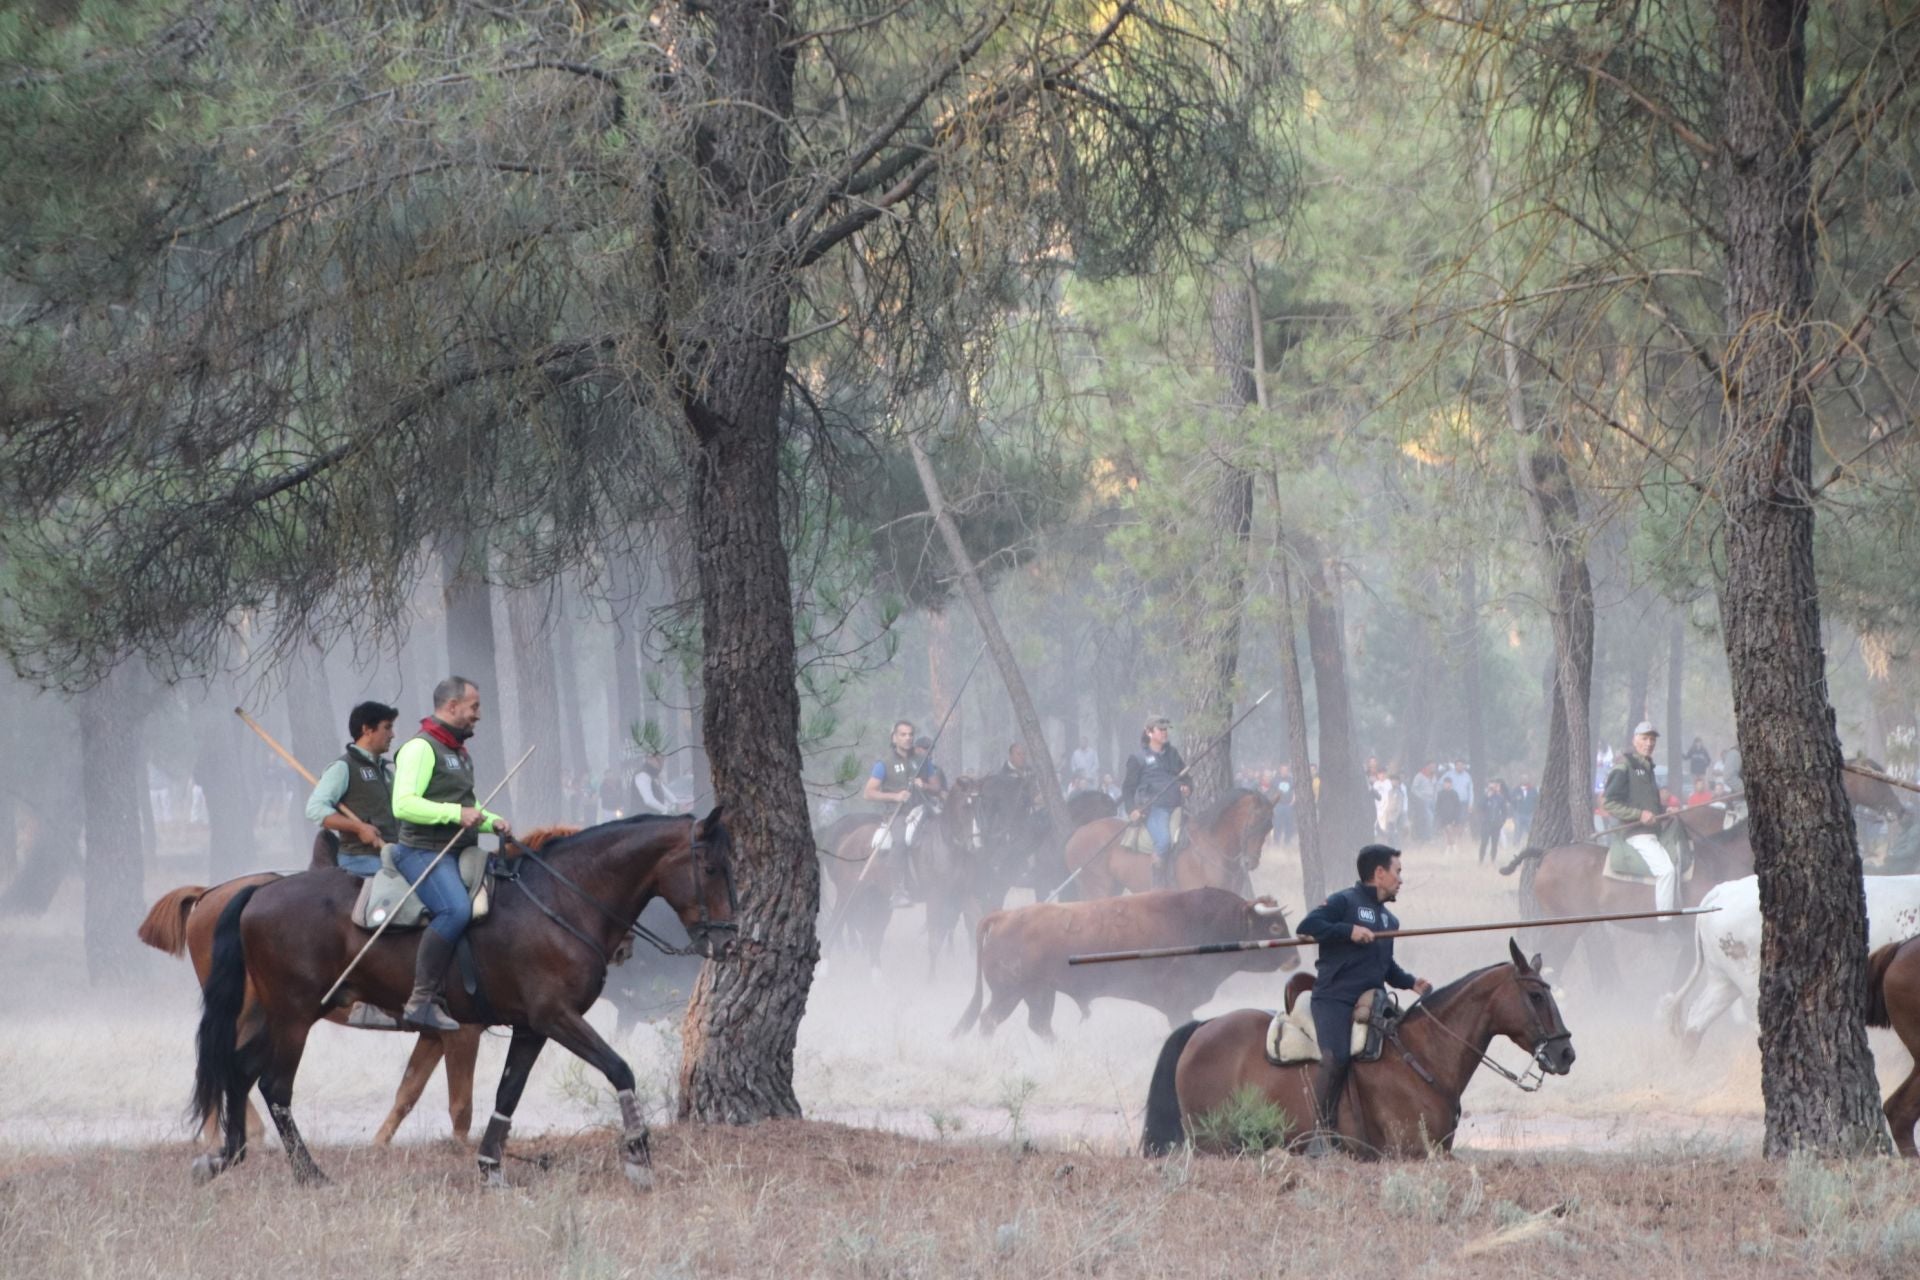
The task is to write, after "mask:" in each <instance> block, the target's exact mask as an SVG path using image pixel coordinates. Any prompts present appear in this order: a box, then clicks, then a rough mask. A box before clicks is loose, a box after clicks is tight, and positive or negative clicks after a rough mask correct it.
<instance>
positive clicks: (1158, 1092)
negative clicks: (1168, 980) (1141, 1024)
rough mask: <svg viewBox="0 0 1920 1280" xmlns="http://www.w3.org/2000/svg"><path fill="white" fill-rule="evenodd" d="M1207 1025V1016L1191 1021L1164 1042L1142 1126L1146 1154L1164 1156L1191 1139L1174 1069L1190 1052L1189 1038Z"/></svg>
mask: <svg viewBox="0 0 1920 1280" xmlns="http://www.w3.org/2000/svg"><path fill="white" fill-rule="evenodd" d="M1205 1025H1206V1023H1205V1021H1204V1020H1196V1021H1193V1022H1189V1023H1188V1024H1187V1025H1186V1026H1184V1027H1181V1028H1179V1029H1178V1030H1177V1031H1175V1032H1174V1033H1173V1034H1172V1035H1170V1036H1168V1037H1167V1042H1166V1043H1165V1044H1163V1045H1161V1046H1160V1061H1158V1062H1156V1063H1154V1065H1153V1083H1152V1084H1150V1085H1148V1086H1147V1118H1146V1122H1145V1123H1144V1124H1143V1125H1142V1126H1141V1129H1140V1154H1141V1155H1143V1156H1164V1155H1166V1154H1167V1153H1168V1152H1170V1151H1172V1150H1173V1149H1174V1148H1175V1147H1177V1146H1179V1145H1180V1144H1181V1143H1183V1142H1185V1141H1186V1140H1187V1129H1186V1125H1185V1124H1184V1123H1183V1122H1182V1121H1181V1119H1180V1095H1179V1094H1178V1093H1176V1092H1175V1091H1174V1087H1173V1073H1174V1069H1175V1068H1176V1067H1178V1066H1179V1065H1180V1055H1181V1054H1182V1053H1185V1052H1186V1049H1187V1041H1189V1040H1191V1039H1193V1033H1194V1032H1196V1031H1198V1030H1199V1029H1200V1028H1201V1027H1203V1026H1205Z"/></svg>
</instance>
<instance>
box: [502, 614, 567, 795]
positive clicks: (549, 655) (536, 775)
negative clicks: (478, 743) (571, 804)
mask: <svg viewBox="0 0 1920 1280" xmlns="http://www.w3.org/2000/svg"><path fill="white" fill-rule="evenodd" d="M553 599H554V597H553V595H551V594H550V593H549V592H548V591H545V590H519V591H510V592H508V593H507V631H508V633H509V634H510V635H511V636H512V637H513V667H514V680H513V691H514V717H515V719H516V720H517V721H518V722H519V730H520V739H521V741H523V742H537V743H539V744H540V750H538V751H536V752H534V753H533V755H532V756H531V757H530V758H529V759H528V760H527V762H526V763H525V764H524V765H522V766H521V767H520V772H519V773H517V774H515V775H514V778H513V783H512V788H513V811H514V813H516V814H518V815H521V817H520V820H521V821H522V822H523V823H525V824H526V825H527V826H528V827H535V826H546V825H548V824H550V823H556V822H562V821H564V820H565V809H564V805H563V802H562V800H561V794H560V772H561V768H560V766H561V763H562V757H563V755H564V754H565V749H564V746H563V744H564V742H565V737H566V735H565V733H564V732H563V731H562V730H561V728H560V725H559V723H558V721H559V719H560V692H559V677H558V675H557V674H556V673H555V671H554V663H553V635H552V631H551V628H550V627H549V626H548V615H549V606H550V604H551V602H552V601H553ZM525 749H526V748H524V747H522V748H521V750H523V751H524V750H525Z"/></svg>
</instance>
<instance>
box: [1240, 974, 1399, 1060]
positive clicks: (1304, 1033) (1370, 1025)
mask: <svg viewBox="0 0 1920 1280" xmlns="http://www.w3.org/2000/svg"><path fill="white" fill-rule="evenodd" d="M1376 1010H1378V1011H1379V1012H1380V1013H1381V1014H1383V1015H1385V1016H1376ZM1398 1012H1399V1006H1398V1005H1397V1004H1395V1003H1394V1000H1393V996H1392V994H1391V993H1389V992H1387V991H1385V990H1380V991H1368V992H1366V993H1365V994H1363V995H1362V996H1361V997H1360V999H1359V1000H1357V1001H1355V1002H1354V1006H1353V1031H1352V1037H1353V1038H1352V1039H1351V1040H1349V1041H1348V1042H1347V1043H1348V1050H1347V1051H1348V1052H1349V1053H1350V1054H1351V1055H1352V1056H1353V1060H1354V1061H1355V1062H1374V1061H1377V1060H1378V1059H1379V1057H1380V1054H1381V1051H1382V1050H1383V1049H1384V1048H1385V1047H1386V1038H1387V1037H1386V1033H1387V1028H1389V1027H1391V1026H1392V1025H1393V1020H1394V1019H1393V1015H1394V1014H1397V1013H1398ZM1267 1061H1268V1062H1270V1063H1272V1064H1273V1065H1274V1066H1276V1067H1295V1066H1300V1065H1302V1064H1304V1063H1309V1062H1318V1061H1320V1037H1319V1033H1318V1032H1316V1031H1315V1030H1314V1029H1313V993H1312V992H1306V993H1304V994H1302V995H1301V996H1300V997H1299V999H1297V1000H1295V1001H1294V1002H1293V1007H1292V1008H1291V1009H1288V1010H1286V1011H1285V1012H1282V1013H1276V1014H1274V1015H1273V1021H1272V1022H1271V1023H1269V1024H1268V1026H1267Z"/></svg>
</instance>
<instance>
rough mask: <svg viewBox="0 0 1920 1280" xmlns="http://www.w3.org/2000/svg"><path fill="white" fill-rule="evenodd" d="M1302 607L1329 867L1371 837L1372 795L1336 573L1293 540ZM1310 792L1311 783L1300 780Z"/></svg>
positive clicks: (1306, 543)
mask: <svg viewBox="0 0 1920 1280" xmlns="http://www.w3.org/2000/svg"><path fill="white" fill-rule="evenodd" d="M1295 541H1296V544H1297V545H1298V547H1299V551H1300V560H1301V562H1302V565H1303V568H1302V577H1303V579H1304V581H1303V584H1302V594H1303V595H1305V597H1306V603H1307V653H1308V656H1309V657H1310V659H1311V660H1312V662H1313V692H1314V702H1315V706H1316V707H1317V708H1318V709H1319V712H1320V797H1319V805H1318V806H1317V808H1318V817H1319V819H1320V832H1319V834H1320V847H1321V851H1322V854H1323V856H1324V857H1325V858H1326V859H1328V860H1329V861H1330V862H1331V863H1333V864H1338V863H1340V862H1343V861H1345V859H1346V858H1349V857H1351V856H1353V855H1354V854H1355V853H1357V852H1359V849H1360V846H1361V845H1363V844H1366V843H1367V842H1368V841H1369V840H1370V839H1371V838H1372V836H1373V797H1372V795H1371V794H1370V793H1369V792H1368V791H1367V780H1366V777H1365V776H1364V775H1363V774H1362V773H1361V772H1360V751H1359V748H1358V746H1357V745H1356V744H1355V742H1354V740H1353V711H1352V703H1351V700H1350V699H1349V698H1348V696H1347V644H1346V635H1345V628H1344V627H1343V626H1342V624H1341V620H1340V598H1339V586H1338V582H1339V576H1338V574H1339V571H1338V568H1337V566H1336V567H1335V568H1334V569H1333V571H1332V572H1329V570H1328V559H1327V557H1326V556H1325V554H1324V553H1323V552H1322V551H1321V549H1320V546H1319V543H1318V542H1317V541H1316V540H1315V539H1313V538H1309V537H1305V536H1300V537H1297V538H1296V539H1295ZM1301 783H1302V785H1306V786H1308V788H1309V789H1311V780H1309V779H1302V780H1301Z"/></svg>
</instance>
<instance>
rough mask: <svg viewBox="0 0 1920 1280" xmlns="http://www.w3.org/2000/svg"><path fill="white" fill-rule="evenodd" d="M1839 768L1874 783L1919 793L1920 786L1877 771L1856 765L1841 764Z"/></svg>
mask: <svg viewBox="0 0 1920 1280" xmlns="http://www.w3.org/2000/svg"><path fill="white" fill-rule="evenodd" d="M1840 767H1841V768H1842V769H1843V770H1845V771H1846V772H1848V773H1857V774H1859V775H1860V776H1861V777H1863V778H1872V779H1873V780H1874V781H1876V782H1884V783H1886V784H1887V785H1888V786H1890V787H1899V788H1901V789H1902V790H1905V791H1920V786H1915V785H1914V784H1913V783H1911V782H1908V781H1907V780H1906V779H1904V778H1896V777H1894V776H1893V775H1892V774H1890V773H1881V772H1880V771H1879V770H1878V769H1868V768H1866V767H1864V766H1862V765H1857V764H1843V765H1841V766H1840Z"/></svg>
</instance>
